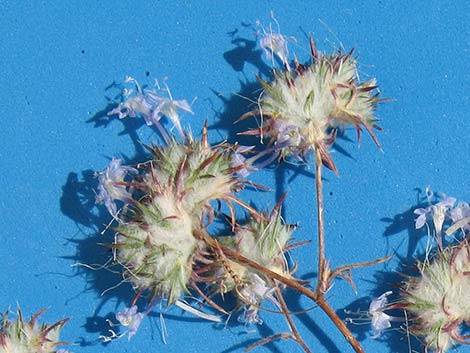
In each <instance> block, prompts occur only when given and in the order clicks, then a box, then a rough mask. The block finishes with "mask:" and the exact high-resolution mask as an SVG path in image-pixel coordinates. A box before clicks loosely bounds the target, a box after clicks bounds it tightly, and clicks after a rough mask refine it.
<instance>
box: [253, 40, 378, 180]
mask: <svg viewBox="0 0 470 353" xmlns="http://www.w3.org/2000/svg"><path fill="white" fill-rule="evenodd" d="M310 46H311V53H312V61H313V62H312V63H311V64H306V65H302V64H299V63H298V62H297V60H296V61H295V70H292V69H291V68H290V67H289V64H288V63H287V62H285V63H284V65H285V66H286V70H284V71H280V70H276V69H275V70H274V79H273V80H272V82H270V83H268V82H265V81H264V80H262V79H261V78H258V80H259V82H260V83H261V85H262V87H263V91H262V93H261V95H260V96H259V99H258V110H255V111H251V112H249V113H247V114H245V116H250V115H260V116H261V118H262V119H261V127H260V128H259V129H256V130H252V131H248V132H247V134H259V135H260V136H262V137H266V138H268V139H270V142H271V144H272V147H273V150H274V151H276V152H277V153H279V155H280V157H282V158H285V157H289V156H293V157H295V158H298V159H303V157H304V156H305V155H306V154H307V153H308V152H309V151H310V150H313V149H318V150H319V151H320V152H321V157H322V161H323V163H324V164H325V166H327V167H328V168H330V169H332V170H334V171H335V172H336V167H335V164H334V162H333V160H332V158H331V156H330V155H329V153H328V150H327V147H328V146H329V145H331V144H332V143H334V141H335V138H336V133H337V129H338V128H339V127H342V126H347V125H352V126H354V127H355V128H356V129H357V131H358V135H359V136H360V132H361V128H362V127H364V128H365V129H366V130H367V131H368V132H369V134H370V135H371V136H372V138H373V139H374V141H375V142H376V144H377V145H378V146H380V145H379V142H378V140H377V138H376V136H375V134H374V132H373V131H372V129H373V128H376V129H379V127H378V126H377V125H376V122H377V118H376V117H375V115H374V112H375V109H376V106H377V103H378V102H380V101H381V99H380V98H379V93H378V92H377V91H376V88H377V86H376V81H375V79H371V80H369V81H365V82H360V81H359V80H358V72H357V71H358V70H357V63H356V60H355V59H354V58H353V57H352V51H351V52H350V53H348V54H342V53H341V52H338V53H335V54H332V55H322V54H321V53H319V52H318V51H317V50H316V48H315V45H314V43H313V40H311V41H310Z"/></svg>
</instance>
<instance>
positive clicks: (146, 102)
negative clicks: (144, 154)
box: [108, 77, 193, 138]
mask: <svg viewBox="0 0 470 353" xmlns="http://www.w3.org/2000/svg"><path fill="white" fill-rule="evenodd" d="M126 82H127V83H129V82H133V83H134V84H135V86H136V92H135V93H134V92H133V90H125V91H124V96H125V97H126V101H125V102H123V103H120V104H119V105H118V106H117V107H116V108H115V109H113V110H112V111H110V112H109V113H108V115H113V114H117V115H118V116H119V119H123V118H125V117H127V116H130V117H131V118H135V117H136V116H142V117H143V118H144V120H145V122H146V124H147V125H149V126H150V125H155V126H156V127H157V128H158V129H159V130H160V132H161V133H162V135H163V136H164V137H165V138H167V137H168V135H167V133H166V132H163V130H162V125H161V124H160V119H161V118H163V117H164V116H166V117H167V118H168V119H170V120H171V122H172V123H173V125H174V126H175V127H176V129H177V130H178V132H179V133H180V134H181V136H184V132H183V129H182V127H181V123H180V117H179V113H178V111H179V110H182V111H185V112H188V113H190V114H193V111H192V110H191V106H190V105H189V103H188V102H187V101H186V100H184V99H183V100H174V99H173V97H172V95H171V92H170V89H169V88H168V87H166V89H165V91H166V93H167V94H168V96H169V98H167V97H162V96H160V95H158V94H157V92H156V91H155V90H148V89H145V90H142V88H141V87H140V85H139V83H138V82H137V81H136V80H135V79H134V78H132V77H127V78H126ZM132 94H134V96H132V97H131V95H132Z"/></svg>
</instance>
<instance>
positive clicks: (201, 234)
mask: <svg viewBox="0 0 470 353" xmlns="http://www.w3.org/2000/svg"><path fill="white" fill-rule="evenodd" d="M194 235H195V236H196V237H197V238H198V239H201V240H203V241H204V242H205V243H206V245H207V246H209V247H210V248H212V250H214V251H215V252H217V251H218V250H219V249H220V250H222V251H223V253H224V255H226V256H227V257H229V258H230V259H232V260H234V261H236V262H238V263H240V264H242V265H247V266H249V267H251V268H252V269H254V270H256V271H259V272H260V273H262V274H264V275H266V276H268V277H270V278H273V279H276V280H278V281H279V282H281V283H284V284H285V285H286V286H289V287H291V288H292V289H294V290H296V291H298V292H299V293H301V294H303V295H305V296H306V297H307V298H310V299H311V300H313V301H314V302H315V303H316V304H317V305H318V306H319V307H320V308H321V309H322V310H323V311H324V312H325V313H326V314H327V315H328V317H329V318H330V319H331V321H332V322H333V323H334V324H335V326H336V327H337V328H338V329H339V330H340V332H341V333H342V334H343V336H344V338H346V341H347V342H348V343H349V344H350V345H351V347H352V348H353V349H354V351H355V352H356V353H365V351H364V349H363V348H362V347H361V345H360V343H359V342H358V341H357V339H356V338H355V337H354V336H353V334H352V333H351V331H350V330H349V329H348V327H347V326H346V325H345V324H344V322H343V321H342V320H341V318H340V317H339V316H338V315H337V314H336V313H335V311H334V310H333V309H332V308H331V307H330V305H329V304H328V303H327V302H326V301H325V299H324V298H323V294H320V295H318V293H315V292H313V291H311V290H310V289H308V288H306V287H304V286H302V285H301V284H299V283H298V282H297V281H296V280H295V279H292V278H288V277H285V276H282V275H280V274H278V273H276V272H273V271H271V270H269V269H267V268H266V267H264V266H261V265H260V264H258V263H256V262H255V261H252V260H250V259H248V258H246V257H245V256H243V255H242V254H240V253H238V252H236V251H233V250H231V249H229V248H227V247H225V246H223V245H221V244H220V243H219V242H218V240H217V239H215V238H212V237H211V236H210V235H209V234H207V232H206V231H205V230H204V229H201V230H195V231H194Z"/></svg>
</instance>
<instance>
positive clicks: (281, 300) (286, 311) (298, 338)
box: [275, 285, 312, 353]
mask: <svg viewBox="0 0 470 353" xmlns="http://www.w3.org/2000/svg"><path fill="white" fill-rule="evenodd" d="M275 288H276V296H277V299H278V300H279V305H280V306H281V310H282V313H283V314H284V316H285V318H286V320H287V324H288V325H289V328H290V330H291V331H292V336H293V339H294V340H295V341H296V342H297V343H298V344H299V345H300V346H301V347H302V348H303V350H304V351H305V352H306V353H312V351H311V350H310V349H309V348H308V346H307V345H306V344H305V342H304V340H303V339H302V336H300V333H299V331H298V330H297V327H296V326H295V323H294V321H293V320H292V318H291V316H290V314H289V308H288V307H287V304H286V301H285V300H284V297H283V296H282V292H281V289H280V288H279V286H278V285H276V287H275Z"/></svg>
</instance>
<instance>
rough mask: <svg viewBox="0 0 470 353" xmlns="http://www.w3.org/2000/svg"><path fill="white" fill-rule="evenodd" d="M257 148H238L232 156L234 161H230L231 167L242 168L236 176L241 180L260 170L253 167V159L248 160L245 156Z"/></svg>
mask: <svg viewBox="0 0 470 353" xmlns="http://www.w3.org/2000/svg"><path fill="white" fill-rule="evenodd" d="M254 147H255V146H240V145H238V146H236V149H235V151H234V152H233V154H232V159H231V160H230V166H231V167H232V168H237V167H242V166H243V168H242V169H239V170H238V171H237V172H236V173H235V174H236V175H237V176H238V177H240V178H246V177H247V176H248V175H250V174H251V173H252V172H255V171H257V170H258V168H257V167H255V166H253V164H252V161H251V160H252V158H253V157H252V158H250V159H247V158H246V157H245V156H244V155H243V154H244V153H246V152H249V151H251V150H252V149H253V148H254Z"/></svg>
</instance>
